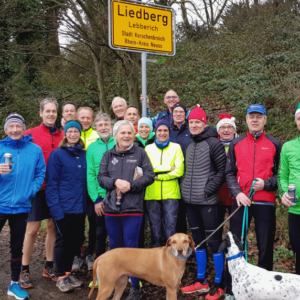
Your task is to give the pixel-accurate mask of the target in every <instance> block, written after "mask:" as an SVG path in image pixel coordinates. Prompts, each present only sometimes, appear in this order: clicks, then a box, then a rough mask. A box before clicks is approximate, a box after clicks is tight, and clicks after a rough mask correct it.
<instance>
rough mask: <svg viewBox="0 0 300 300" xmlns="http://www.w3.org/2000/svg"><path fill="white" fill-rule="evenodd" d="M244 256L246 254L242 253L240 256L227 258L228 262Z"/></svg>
mask: <svg viewBox="0 0 300 300" xmlns="http://www.w3.org/2000/svg"><path fill="white" fill-rule="evenodd" d="M243 256H244V252H240V253H239V254H236V255H233V256H230V257H227V260H228V261H230V260H234V259H237V258H239V257H243Z"/></svg>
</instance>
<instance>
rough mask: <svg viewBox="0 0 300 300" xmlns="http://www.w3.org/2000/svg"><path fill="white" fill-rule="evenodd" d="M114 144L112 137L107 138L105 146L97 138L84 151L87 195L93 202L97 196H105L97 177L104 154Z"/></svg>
mask: <svg viewBox="0 0 300 300" xmlns="http://www.w3.org/2000/svg"><path fill="white" fill-rule="evenodd" d="M115 144H116V142H115V140H114V139H113V138H112V137H111V138H109V140H108V143H107V144H106V143H104V142H103V140H101V139H100V138H98V139H97V140H96V141H95V142H94V143H92V144H90V146H89V148H88V150H87V151H86V162H87V187H88V193H89V195H90V197H91V199H92V201H93V202H96V200H97V198H98V197H99V196H100V197H102V198H104V197H105V196H106V190H105V189H103V188H102V187H100V185H99V183H98V179H97V176H98V173H99V168H100V162H101V159H102V156H103V154H104V152H105V151H107V150H110V149H112V148H113V147H114V146H115Z"/></svg>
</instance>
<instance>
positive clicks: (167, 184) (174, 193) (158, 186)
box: [145, 142, 184, 200]
mask: <svg viewBox="0 0 300 300" xmlns="http://www.w3.org/2000/svg"><path fill="white" fill-rule="evenodd" d="M145 151H146V153H147V154H148V157H149V159H150V161H151V164H152V166H153V169H154V173H156V172H157V180H155V181H154V182H153V183H152V184H151V185H149V186H148V187H147V188H146V193H145V200H167V199H181V195H180V187H179V183H178V179H179V178H180V177H181V176H182V175H183V171H184V162H183V161H184V158H183V154H182V150H181V147H180V145H178V144H175V143H172V142H170V143H169V145H168V147H166V148H164V149H163V150H161V149H159V148H158V147H157V146H156V144H155V143H154V144H151V145H149V146H147V147H146V148H145ZM164 167H165V169H166V172H163V173H160V172H159V169H160V168H164ZM170 167H175V170H174V171H171V170H170Z"/></svg>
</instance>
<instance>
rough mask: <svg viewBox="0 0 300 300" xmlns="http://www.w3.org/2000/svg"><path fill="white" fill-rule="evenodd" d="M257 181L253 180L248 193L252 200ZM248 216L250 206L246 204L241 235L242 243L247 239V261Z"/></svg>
mask: <svg viewBox="0 0 300 300" xmlns="http://www.w3.org/2000/svg"><path fill="white" fill-rule="evenodd" d="M256 182H257V180H255V179H254V180H253V182H252V185H251V189H250V192H249V194H248V198H249V199H250V201H251V200H252V198H253V196H254V194H255V191H254V190H253V186H254V184H255V183H256ZM248 216H249V208H248V206H245V208H244V216H243V226H242V236H241V243H242V245H244V241H245V260H246V262H248V250H247V244H248V242H247V236H248V224H249V223H248Z"/></svg>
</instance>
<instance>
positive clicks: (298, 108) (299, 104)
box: [295, 102, 300, 120]
mask: <svg viewBox="0 0 300 300" xmlns="http://www.w3.org/2000/svg"><path fill="white" fill-rule="evenodd" d="M299 113H300V102H299V103H298V106H297V108H296V112H295V120H296V117H297V114H299Z"/></svg>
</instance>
